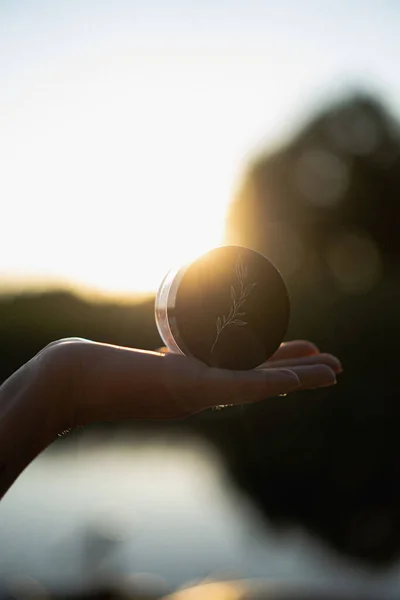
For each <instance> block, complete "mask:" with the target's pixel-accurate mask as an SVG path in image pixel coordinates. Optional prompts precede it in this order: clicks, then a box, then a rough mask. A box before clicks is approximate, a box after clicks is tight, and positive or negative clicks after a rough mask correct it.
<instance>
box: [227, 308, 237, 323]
mask: <svg viewBox="0 0 400 600" xmlns="http://www.w3.org/2000/svg"><path fill="white" fill-rule="evenodd" d="M234 312H235V309H234V308H233V306H231V308H230V310H229V313H228V317H227V319H226V320H227V321H230V319H231V318H232V317H233V313H234Z"/></svg>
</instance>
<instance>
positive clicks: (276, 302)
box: [156, 246, 290, 369]
mask: <svg viewBox="0 0 400 600" xmlns="http://www.w3.org/2000/svg"><path fill="white" fill-rule="evenodd" d="M163 286H164V290H163V289H162V288H163ZM165 286H167V287H165ZM158 297H159V298H161V302H160V300H159V301H158V306H157V302H156V319H157V316H158V322H157V325H158V328H159V331H160V333H161V335H162V337H163V338H164V341H165V342H166V343H167V345H169V346H171V345H172V346H173V347H174V348H175V350H176V348H178V351H181V352H182V353H183V354H186V355H189V356H194V357H196V358H198V359H200V360H201V361H203V362H204V363H206V364H208V365H210V366H216V367H222V368H228V369H252V368H254V367H257V366H259V365H260V364H261V363H263V362H264V361H266V360H267V359H268V358H269V357H270V356H271V355H272V354H273V353H274V352H275V350H277V348H278V347H279V345H280V344H281V342H282V340H283V337H284V335H285V333H286V329H287V326H288V322H289V313H290V304H289V297H288V293H287V289H286V286H285V283H284V281H283V279H282V276H281V275H280V273H279V271H278V270H277V269H276V267H275V266H274V265H273V264H272V263H271V262H270V261H269V260H268V259H267V258H265V256H263V255H262V254H260V253H258V252H256V251H254V250H251V249H249V248H245V247H241V246H222V247H219V248H215V249H213V250H211V251H210V252H207V253H206V254H204V255H203V256H201V257H200V258H198V259H196V260H195V261H194V262H192V263H191V264H189V265H188V266H186V267H183V268H182V269H180V270H179V271H177V272H176V274H175V276H173V277H167V278H166V279H165V280H164V282H163V284H162V285H161V288H160V291H159V295H158ZM162 304H165V306H164V307H163V306H162ZM161 315H163V318H161ZM161 322H163V323H164V326H160V323H161ZM163 327H164V333H165V327H166V328H167V329H168V334H167V335H163ZM171 338H172V340H171ZM171 341H172V344H171ZM168 342H170V343H168ZM171 349H173V348H171Z"/></svg>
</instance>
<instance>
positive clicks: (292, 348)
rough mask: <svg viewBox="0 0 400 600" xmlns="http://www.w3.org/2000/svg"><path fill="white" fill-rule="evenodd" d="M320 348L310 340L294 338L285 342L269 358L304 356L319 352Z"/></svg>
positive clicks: (279, 358) (282, 358)
mask: <svg viewBox="0 0 400 600" xmlns="http://www.w3.org/2000/svg"><path fill="white" fill-rule="evenodd" d="M318 353H319V348H318V347H317V346H316V345H315V344H313V343H312V342H309V341H308V340H293V341H292V342H284V343H283V344H281V345H280V347H279V348H278V350H277V351H276V352H275V354H273V355H272V356H271V357H270V359H269V360H284V359H287V358H300V357H302V356H312V355H313V354H318Z"/></svg>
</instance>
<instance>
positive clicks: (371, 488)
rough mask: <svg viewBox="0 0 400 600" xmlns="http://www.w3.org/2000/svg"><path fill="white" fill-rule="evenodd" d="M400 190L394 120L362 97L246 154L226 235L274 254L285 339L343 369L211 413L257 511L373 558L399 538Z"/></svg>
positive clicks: (392, 548)
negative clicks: (253, 155)
mask: <svg viewBox="0 0 400 600" xmlns="http://www.w3.org/2000/svg"><path fill="white" fill-rule="evenodd" d="M399 197H400V135H399V128H398V125H397V123H396V122H394V120H393V119H392V118H391V117H390V115H389V114H388V113H387V111H386V110H385V109H384V108H383V107H382V105H381V104H380V103H379V102H378V101H376V100H375V99H373V98H369V97H365V96H356V97H352V98H350V99H346V100H345V101H343V102H342V103H340V104H338V105H337V106H334V107H331V108H329V109H328V110H325V111H324V112H322V113H321V114H320V115H319V116H318V117H316V118H315V119H314V120H313V121H312V122H310V123H309V124H308V125H307V126H306V127H305V128H304V129H303V130H302V131H301V132H300V133H298V134H297V135H296V136H295V138H294V139H293V140H292V141H291V142H290V143H289V144H288V145H286V146H285V147H283V148H281V149H280V150H279V151H277V152H275V153H274V154H271V155H263V156H261V157H259V158H258V159H256V160H255V161H254V163H253V164H252V165H251V166H250V168H249V170H248V173H247V175H246V177H245V179H244V181H243V184H242V186H241V189H240V190H239V193H238V195H237V197H236V199H235V201H234V203H233V204H232V208H231V212H230V215H229V219H228V229H227V236H226V241H227V243H234V244H241V245H245V246H249V247H251V248H254V249H256V250H259V251H260V252H262V253H264V254H266V255H267V256H268V257H270V258H271V259H272V260H273V262H275V264H276V265H277V266H278V268H280V270H281V271H282V273H283V275H284V277H285V279H286V281H287V283H288V287H289V292H290V296H291V303H292V318H291V326H290V329H289V332H288V337H289V338H296V337H301V338H303V337H304V338H309V339H312V340H315V341H316V342H317V343H318V344H319V345H320V347H321V348H322V349H324V350H327V351H330V352H333V353H335V354H337V355H338V356H339V357H340V358H341V359H342V361H343V365H344V374H343V376H341V377H340V383H339V385H338V386H337V388H335V389H332V390H327V391H318V392H316V393H313V394H306V393H301V394H295V395H293V396H289V397H288V398H286V399H281V398H278V399H276V401H273V402H268V403H261V404H259V405H257V406H248V407H246V408H245V410H244V412H243V413H242V414H241V415H240V416H237V415H236V416H234V415H232V416H231V417H228V415H227V414H226V415H225V421H226V425H225V427H226V431H225V433H224V432H223V428H221V424H219V426H218V432H217V431H215V432H211V431H212V428H213V426H212V424H210V423H209V424H208V427H209V435H210V437H211V438H215V439H217V438H218V440H219V444H220V445H221V447H223V453H224V454H225V456H226V457H227V459H228V462H229V464H230V468H231V472H232V473H233V475H234V477H235V479H236V481H237V482H239V484H240V485H241V486H242V488H243V489H244V490H246V492H247V493H249V494H250V496H251V497H252V499H253V500H254V501H255V502H256V504H257V505H258V506H259V507H260V509H261V510H262V512H263V513H264V515H266V516H267V517H270V518H271V517H272V518H273V519H274V521H275V522H277V523H279V522H282V523H287V522H293V521H294V522H301V523H303V524H305V525H306V526H307V527H308V528H309V529H310V530H311V531H313V532H314V533H317V534H318V535H320V536H322V537H323V538H324V539H325V540H326V541H328V542H329V543H330V544H331V545H332V546H334V547H335V548H337V549H339V550H340V551H343V552H346V553H348V554H351V555H354V556H358V557H362V558H364V559H366V560H369V561H371V562H377V563H378V562H381V561H385V560H387V559H388V558H391V557H393V556H395V555H397V554H398V551H399V549H400V471H399V465H400V437H399V435H398V431H399V427H400V402H399V383H398V379H397V369H398V366H397V365H398V357H399V353H398V344H399V339H400V282H399V277H398V275H399V258H400V237H399V235H398V228H399V226H400V203H399ZM232 440H234V442H233V441H232Z"/></svg>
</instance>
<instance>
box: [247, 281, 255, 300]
mask: <svg viewBox="0 0 400 600" xmlns="http://www.w3.org/2000/svg"><path fill="white" fill-rule="evenodd" d="M256 285H257V283H249V285H247V286H246V288H245V290H244V294H245V296H246V297H247V296H248V295H249V294H250V292H251V290H252V289H253V288H254V287H255V286H256Z"/></svg>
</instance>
